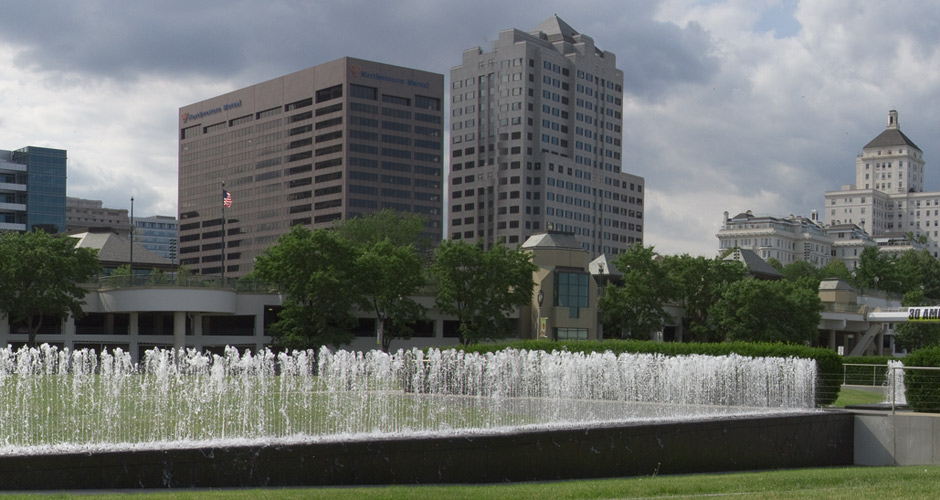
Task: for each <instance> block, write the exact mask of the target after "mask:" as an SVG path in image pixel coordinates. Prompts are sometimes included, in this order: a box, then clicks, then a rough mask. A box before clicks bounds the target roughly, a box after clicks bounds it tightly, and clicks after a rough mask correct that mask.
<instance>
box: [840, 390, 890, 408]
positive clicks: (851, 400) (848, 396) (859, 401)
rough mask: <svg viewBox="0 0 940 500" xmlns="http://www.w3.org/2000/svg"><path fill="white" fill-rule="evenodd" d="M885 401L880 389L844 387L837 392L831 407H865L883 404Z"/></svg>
mask: <svg viewBox="0 0 940 500" xmlns="http://www.w3.org/2000/svg"><path fill="white" fill-rule="evenodd" d="M884 401H885V394H884V388H882V387H846V386H843V387H842V389H840V390H839V397H838V398H836V401H835V402H834V403H832V406H837V407H840V408H844V407H846V406H848V405H865V404H874V403H883V402H884Z"/></svg>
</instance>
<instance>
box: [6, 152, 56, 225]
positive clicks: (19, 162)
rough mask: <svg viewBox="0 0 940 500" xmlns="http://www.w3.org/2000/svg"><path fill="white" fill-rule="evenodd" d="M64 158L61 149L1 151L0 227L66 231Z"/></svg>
mask: <svg viewBox="0 0 940 500" xmlns="http://www.w3.org/2000/svg"><path fill="white" fill-rule="evenodd" d="M67 160H68V154H67V153H66V152H65V150H63V149H51V148H40V147H36V146H27V147H25V148H22V149H17V150H16V151H0V230H4V231H32V230H34V229H42V230H43V231H46V232H47V233H61V232H64V231H65V226H66V224H65V182H66V163H67Z"/></svg>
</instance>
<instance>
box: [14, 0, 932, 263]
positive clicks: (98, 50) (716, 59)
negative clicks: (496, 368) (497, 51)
mask: <svg viewBox="0 0 940 500" xmlns="http://www.w3.org/2000/svg"><path fill="white" fill-rule="evenodd" d="M552 14H558V15H559V17H561V18H562V19H564V20H565V21H566V22H568V24H570V25H571V26H572V27H573V28H575V29H576V30H578V31H580V32H581V33H584V34H587V35H589V36H591V37H592V38H593V39H594V41H595V43H596V44H597V46H598V47H600V48H602V49H604V50H608V51H610V52H613V53H614V54H616V55H617V66H618V67H619V68H621V69H623V71H624V75H625V94H626V95H625V100H624V101H625V102H624V108H625V109H624V140H623V148H624V169H625V170H627V171H629V172H631V173H635V174H638V175H641V176H644V177H645V178H646V185H647V195H646V214H645V215H646V226H645V232H646V242H647V244H651V245H654V246H655V247H656V250H657V251H658V252H660V253H664V254H678V253H690V254H693V255H707V256H711V255H714V254H715V253H716V249H717V244H718V242H717V239H716V238H715V233H716V232H717V230H718V228H719V225H720V224H721V218H722V213H723V212H724V211H728V212H731V213H732V214H734V213H738V212H741V211H745V210H752V211H753V212H754V213H757V214H770V215H788V214H791V213H792V214H799V215H809V213H810V211H812V210H822V208H823V201H824V200H823V192H824V191H826V190H837V189H839V187H840V186H841V185H843V184H850V183H852V182H854V166H855V156H856V155H857V154H858V153H859V152H860V151H861V148H862V146H864V145H865V143H867V142H868V141H869V140H871V139H872V138H874V137H875V136H876V135H878V134H879V133H880V132H881V131H882V130H883V129H884V126H885V124H886V123H887V120H888V111H889V110H891V109H896V110H898V112H899V114H900V120H899V121H900V125H901V129H902V130H903V131H904V132H905V133H906V134H907V135H908V136H909V137H910V138H911V139H913V140H914V142H916V143H917V145H918V146H920V148H921V149H922V150H923V151H924V153H925V157H926V160H927V170H928V173H927V175H926V177H927V187H928V189H931V190H937V189H940V171H938V169H937V165H940V144H938V139H940V137H938V132H940V113H937V112H936V109H934V105H936V103H938V102H940V2H937V1H933V0H932V1H914V0H910V1H908V0H895V1H893V2H882V1H877V2H876V1H867V0H826V1H807V2H801V1H795V0H777V1H775V0H763V1H761V0H726V1H721V0H701V1H693V0H660V1H656V0H603V1H601V0H598V1H594V0H579V1H577V2H573V1H571V0H568V1H554V0H538V1H528V0H526V1H512V2H506V1H504V0H477V1H474V2H466V1H451V0H401V1H396V0H369V1H365V0H344V1H339V0H335V1H333V0H329V1H327V0H265V1H263V2H261V1H249V0H243V1H237V0H229V1H220V0H200V1H195V2H194V1H191V0H185V1H180V0H166V1H159V2H126V1H118V0H83V1H81V2H77V1H71V0H59V1H52V0H49V1H45V0H30V1H6V2H4V13H3V16H0V65H2V68H3V69H2V70H0V132H2V133H0V137H2V138H3V139H2V142H0V149H16V148H20V147H23V146H27V145H36V146H49V147H55V148H62V149H67V150H68V152H69V184H68V194H69V196H77V197H82V198H90V199H100V200H103V201H104V202H105V204H106V205H107V206H110V207H117V208H129V205H130V197H131V196H134V197H135V215H137V216H147V215H155V214H163V215H175V214H176V195H177V192H176V186H177V184H176V178H177V135H176V134H177V128H176V126H177V113H178V109H179V108H180V107H181V106H184V105H186V104H190V103H193V102H196V101H200V100H202V99H205V98H208V97H212V96H215V95H218V94H221V93H224V92H227V91H230V90H234V89H237V88H242V87H245V86H249V85H252V84H255V83H258V82H261V81H264V80H268V79H270V78H274V77H277V76H280V75H282V74H286V73H290V72H293V71H297V70H300V69H303V68H306V67H309V66H313V65H316V64H319V63H323V62H326V61H330V60H333V59H336V58H339V57H342V56H352V57H360V58H364V59H371V60H376V61H382V62H388V63H391V64H398V65H402V66H410V67H415V68H418V69H423V70H427V71H434V72H438V73H443V74H444V75H447V76H449V71H450V68H451V67H452V66H455V65H457V64H459V63H460V54H461V52H462V51H463V50H464V49H468V48H472V47H476V46H481V47H483V48H484V49H488V48H489V47H490V44H491V42H492V41H493V40H495V39H496V38H497V36H498V33H499V31H500V30H503V29H507V28H519V29H522V30H524V31H528V30H530V29H532V28H533V27H535V26H537V25H538V24H539V23H541V22H542V21H543V20H545V19H547V18H548V17H550V16H551V15H552Z"/></svg>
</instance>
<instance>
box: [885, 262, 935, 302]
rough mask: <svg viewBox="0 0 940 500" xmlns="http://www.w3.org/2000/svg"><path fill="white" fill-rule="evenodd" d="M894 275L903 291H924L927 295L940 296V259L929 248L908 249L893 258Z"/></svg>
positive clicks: (931, 296) (930, 296)
mask: <svg viewBox="0 0 940 500" xmlns="http://www.w3.org/2000/svg"><path fill="white" fill-rule="evenodd" d="M892 263H893V265H894V268H895V272H894V275H895V276H897V280H898V282H899V283H900V289H899V290H898V291H900V292H902V293H907V292H912V291H916V290H921V291H923V295H924V296H925V297H929V298H933V299H938V298H940V261H937V259H935V258H934V257H933V256H932V255H930V252H928V251H927V250H908V251H906V252H904V253H902V254H900V255H898V256H897V257H896V258H895V259H894V260H893V262H892Z"/></svg>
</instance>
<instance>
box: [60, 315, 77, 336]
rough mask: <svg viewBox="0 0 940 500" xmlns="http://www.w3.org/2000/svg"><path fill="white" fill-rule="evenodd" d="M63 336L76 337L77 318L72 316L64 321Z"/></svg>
mask: <svg viewBox="0 0 940 500" xmlns="http://www.w3.org/2000/svg"><path fill="white" fill-rule="evenodd" d="M62 335H63V336H70V335H75V318H74V317H73V316H72V315H71V314H68V315H66V316H65V319H63V320H62Z"/></svg>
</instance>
